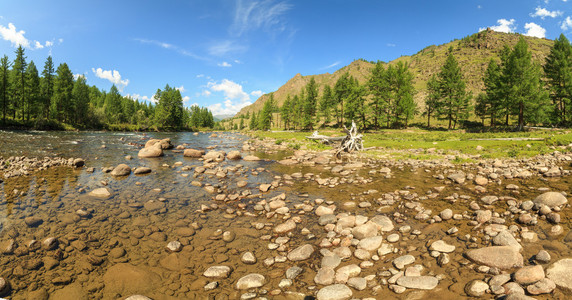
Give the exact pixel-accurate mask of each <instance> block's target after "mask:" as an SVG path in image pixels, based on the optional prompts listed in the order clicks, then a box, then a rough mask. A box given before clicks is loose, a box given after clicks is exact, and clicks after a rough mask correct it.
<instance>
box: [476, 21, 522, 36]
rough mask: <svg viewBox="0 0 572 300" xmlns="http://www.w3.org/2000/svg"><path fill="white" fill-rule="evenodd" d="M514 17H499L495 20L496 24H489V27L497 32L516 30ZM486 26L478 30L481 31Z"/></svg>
mask: <svg viewBox="0 0 572 300" xmlns="http://www.w3.org/2000/svg"><path fill="white" fill-rule="evenodd" d="M514 22H515V21H514V19H510V20H507V19H499V20H497V24H498V25H495V26H491V27H490V29H492V30H494V31H497V32H504V33H512V32H514V31H515V30H516V25H515V24H514ZM485 29H487V28H484V27H481V28H479V31H483V30H485Z"/></svg>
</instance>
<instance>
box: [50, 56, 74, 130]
mask: <svg viewBox="0 0 572 300" xmlns="http://www.w3.org/2000/svg"><path fill="white" fill-rule="evenodd" d="M56 74H57V75H56V77H55V79H54V96H53V103H52V111H53V112H54V114H55V116H56V119H57V120H58V121H63V122H68V121H70V120H72V119H73V111H74V103H73V95H72V91H73V84H74V80H73V73H72V72H71V70H70V69H69V67H68V65H67V64H66V63H62V64H60V65H59V66H58V69H57V70H56Z"/></svg>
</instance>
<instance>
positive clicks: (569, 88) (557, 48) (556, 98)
mask: <svg viewBox="0 0 572 300" xmlns="http://www.w3.org/2000/svg"><path fill="white" fill-rule="evenodd" d="M544 73H545V75H546V79H547V83H548V90H549V92H550V99H551V100H552V105H553V107H554V110H553V112H554V114H553V119H552V120H553V122H554V123H558V124H566V123H567V122H570V121H571V120H572V108H571V107H570V105H571V104H572V45H571V44H570V41H568V39H567V38H566V36H565V35H564V34H560V37H559V38H558V39H556V40H555V41H554V45H553V46H552V48H551V49H550V54H548V57H546V64H545V65H544Z"/></svg>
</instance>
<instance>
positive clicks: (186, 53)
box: [134, 39, 206, 60]
mask: <svg viewBox="0 0 572 300" xmlns="http://www.w3.org/2000/svg"><path fill="white" fill-rule="evenodd" d="M134 40H135V41H138V42H140V43H142V44H151V45H155V46H159V47H161V48H163V49H168V50H173V51H176V52H178V53H179V54H181V55H184V56H189V57H192V58H194V59H198V60H206V59H205V58H204V57H202V56H199V55H196V54H194V53H193V52H191V51H188V50H186V49H183V48H181V47H178V46H176V45H173V44H169V43H165V42H160V41H156V40H148V39H134Z"/></svg>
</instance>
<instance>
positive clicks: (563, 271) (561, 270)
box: [546, 258, 572, 292]
mask: <svg viewBox="0 0 572 300" xmlns="http://www.w3.org/2000/svg"><path fill="white" fill-rule="evenodd" d="M571 270H572V259H571V258H564V259H561V260H559V261H557V262H555V263H553V264H552V266H550V267H549V268H548V269H547V270H546V277H547V278H549V279H551V280H552V281H554V283H555V284H556V286H558V287H559V288H561V289H564V290H567V291H569V292H570V291H572V271H571Z"/></svg>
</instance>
